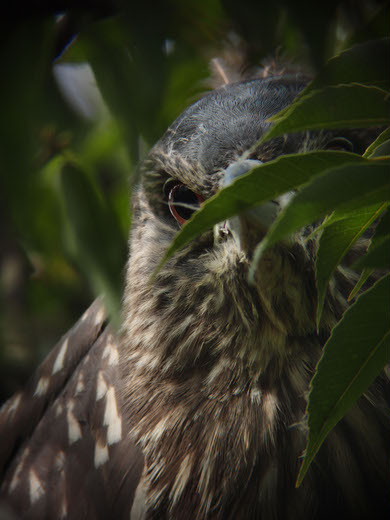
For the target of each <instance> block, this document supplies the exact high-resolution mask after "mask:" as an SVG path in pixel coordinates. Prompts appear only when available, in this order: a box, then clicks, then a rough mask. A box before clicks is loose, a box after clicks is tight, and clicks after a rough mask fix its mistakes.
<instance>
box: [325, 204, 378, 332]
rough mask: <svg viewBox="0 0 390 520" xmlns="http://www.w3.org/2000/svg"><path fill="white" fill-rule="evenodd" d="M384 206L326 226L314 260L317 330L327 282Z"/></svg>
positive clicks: (371, 208) (363, 210) (354, 214)
mask: <svg viewBox="0 0 390 520" xmlns="http://www.w3.org/2000/svg"><path fill="white" fill-rule="evenodd" d="M384 207H385V205H384V204H379V205H375V206H374V207H368V208H362V209H361V210H357V211H356V212H354V213H352V214H351V215H349V216H348V217H346V218H344V219H343V220H339V221H337V222H334V223H333V224H331V225H329V226H327V227H326V228H325V229H324V231H323V233H322V235H321V239H320V243H319V248H318V252H317V260H316V281H317V288H318V304H317V328H319V325H320V320H321V314H322V309H323V305H324V300H325V295H326V291H327V288H328V284H329V280H330V278H331V276H332V274H333V271H334V270H335V269H336V267H337V266H338V264H339V263H340V262H341V260H342V258H343V257H344V255H345V254H346V253H347V252H348V250H349V249H350V247H351V246H352V245H353V244H354V243H355V242H356V240H357V239H358V238H359V237H360V236H361V235H362V233H363V232H364V231H365V230H366V229H367V228H368V227H369V226H370V225H371V224H372V223H373V222H374V221H375V220H376V219H377V218H378V216H379V215H380V214H381V213H382V212H383V209H384Z"/></svg>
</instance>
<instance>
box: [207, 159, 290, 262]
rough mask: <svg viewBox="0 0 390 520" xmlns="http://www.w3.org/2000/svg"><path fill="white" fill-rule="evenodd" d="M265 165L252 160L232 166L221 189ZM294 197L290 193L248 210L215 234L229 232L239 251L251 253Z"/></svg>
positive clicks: (232, 219)
mask: <svg viewBox="0 0 390 520" xmlns="http://www.w3.org/2000/svg"><path fill="white" fill-rule="evenodd" d="M261 164H263V163H262V162H261V161H256V160H252V159H247V160H239V161H237V162H235V163H233V164H231V165H230V166H229V167H228V168H226V170H225V175H224V176H223V180H222V185H221V187H223V188H225V187H226V186H229V185H230V184H231V183H232V182H234V181H235V180H236V179H237V178H238V177H241V176H242V175H244V174H245V173H248V172H249V171H250V170H251V169H253V168H255V167H257V166H260V165H261ZM293 196H294V192H288V193H285V194H283V195H281V196H280V197H278V198H276V199H274V200H270V201H267V202H265V203H263V204H261V205H260V206H256V207H254V208H251V209H248V210H246V211H244V212H243V213H241V214H240V215H237V216H234V217H232V218H230V219H229V220H227V221H225V222H224V223H222V224H219V225H218V226H217V228H218V229H215V233H221V231H222V232H223V231H225V233H226V232H227V231H229V232H230V233H231V234H232V236H233V237H234V239H235V241H236V242H237V245H238V247H239V249H240V250H241V251H243V252H249V251H250V250H252V249H253V248H254V247H255V246H256V244H257V243H258V242H259V240H261V238H262V237H263V236H264V235H265V234H266V232H267V231H268V229H269V228H270V227H271V225H272V224H273V222H274V221H275V219H276V217H277V216H278V215H279V213H280V211H281V210H282V209H283V208H284V207H285V206H286V205H287V203H288V202H289V201H290V200H291V198H292V197H293Z"/></svg>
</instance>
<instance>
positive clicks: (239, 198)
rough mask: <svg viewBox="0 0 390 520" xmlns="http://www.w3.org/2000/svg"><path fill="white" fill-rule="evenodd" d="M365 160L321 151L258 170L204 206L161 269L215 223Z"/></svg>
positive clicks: (283, 158)
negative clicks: (342, 164)
mask: <svg viewBox="0 0 390 520" xmlns="http://www.w3.org/2000/svg"><path fill="white" fill-rule="evenodd" d="M365 161H366V159H362V158H361V157H360V156H358V155H355V154H351V153H346V152H335V151H332V152H325V151H317V152H309V153H306V154H296V155H285V156H281V157H278V158H277V159H275V160H274V161H270V162H268V163H266V164H263V165H261V166H259V167H258V168H254V169H253V170H251V171H250V172H248V173H247V174H245V175H243V176H242V177H240V178H238V179H236V180H235V181H234V182H233V183H232V184H231V185H230V186H227V187H226V188H224V189H222V190H220V191H219V192H218V193H217V194H216V195H215V196H213V197H211V198H210V199H209V200H207V201H206V202H205V203H204V204H202V207H201V209H200V210H199V211H197V212H196V213H195V214H194V216H193V217H192V218H191V219H190V220H189V221H188V222H187V223H186V224H185V225H184V226H183V227H182V229H181V230H180V231H179V233H178V234H177V235H176V236H175V238H174V240H173V242H172V244H171V245H170V247H169V248H168V250H167V252H166V254H165V256H164V258H163V260H162V261H161V263H160V265H159V267H158V269H159V268H160V267H161V266H162V265H163V264H164V263H165V262H166V261H167V260H168V258H170V257H171V256H172V255H173V254H174V253H175V251H177V250H178V249H180V248H182V247H184V246H185V245H186V244H188V242H189V241H190V240H192V239H193V238H195V237H196V236H198V235H199V234H200V233H202V232H204V231H206V230H207V229H210V228H211V227H212V226H213V225H214V224H217V223H218V222H221V221H223V220H225V219H227V218H229V217H231V216H233V215H235V214H237V213H240V212H241V211H244V210H246V209H249V208H252V207H254V206H256V205H259V204H261V203H263V202H265V201H268V200H271V199H273V198H275V197H277V196H278V195H281V194H282V193H285V192H286V191H290V190H292V189H294V188H296V187H298V186H301V185H302V184H304V183H306V182H308V181H309V180H310V179H311V178H312V177H314V176H316V175H318V174H320V173H323V172H324V171H326V170H328V169H329V168H333V167H335V166H337V165H339V164H340V162H343V163H345V164H350V163H356V164H360V163H361V162H365Z"/></svg>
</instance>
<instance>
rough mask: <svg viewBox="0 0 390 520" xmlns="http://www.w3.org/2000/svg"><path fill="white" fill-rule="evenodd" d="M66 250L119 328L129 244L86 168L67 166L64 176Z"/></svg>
mask: <svg viewBox="0 0 390 520" xmlns="http://www.w3.org/2000/svg"><path fill="white" fill-rule="evenodd" d="M60 190H61V192H60V193H61V202H62V204H63V208H64V224H65V232H66V248H67V251H68V254H69V255H70V256H71V257H72V258H73V259H74V261H75V262H76V263H77V264H78V265H79V267H80V269H81V270H82V271H83V272H84V275H85V276H86V278H87V279H88V281H89V283H90V284H91V286H92V287H93V289H94V292H95V294H96V295H100V294H102V293H103V294H104V297H105V302H106V304H107V307H108V310H109V311H110V314H111V318H112V319H113V320H114V323H115V324H116V325H118V320H119V316H120V302H121V295H122V289H121V288H122V276H121V275H122V271H123V266H124V263H125V257H126V241H125V239H124V237H123V236H122V234H121V230H120V227H119V225H118V223H117V221H116V219H115V218H114V215H113V214H112V212H111V211H110V210H109V208H108V207H107V206H106V205H105V204H104V202H103V200H102V198H101V197H99V194H98V192H97V191H96V188H94V186H93V184H92V183H91V181H90V180H89V178H88V176H87V175H86V174H85V172H84V171H83V169H82V168H80V167H79V166H77V165H75V164H70V163H67V164H65V165H64V167H63V168H62V171H61V174H60Z"/></svg>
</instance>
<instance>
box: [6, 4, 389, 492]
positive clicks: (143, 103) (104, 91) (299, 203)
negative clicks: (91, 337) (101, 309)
mask: <svg viewBox="0 0 390 520" xmlns="http://www.w3.org/2000/svg"><path fill="white" fill-rule="evenodd" d="M103 4H104V2H103ZM258 4H259V2H254V1H246V2H244V4H242V3H241V4H240V5H239V6H238V5H236V3H235V2H230V1H225V2H222V1H219V0H213V1H207V2H206V0H204V1H198V2H195V1H190V2H187V3H186V4H185V5H184V4H183V3H182V2H179V1H176V0H171V1H170V2H166V3H164V4H162V3H161V4H156V5H155V6H154V7H153V9H154V13H153V16H151V13H149V12H148V10H149V9H150V6H146V5H145V6H143V5H140V6H136V5H135V4H133V3H132V4H131V7H130V3H129V5H128V4H127V3H126V2H125V3H124V4H123V5H120V6H119V7H117V8H116V10H114V11H112V10H109V15H110V16H107V12H106V11H104V10H103V12H102V11H99V10H98V9H97V10H93V9H92V8H91V7H90V6H87V7H83V6H81V10H80V9H78V10H75V11H72V10H69V11H66V12H64V16H63V17H60V18H59V17H55V16H53V14H52V13H54V12H55V9H54V8H53V10H52V11H51V12H50V13H42V12H41V13H39V16H32V17H30V18H28V17H27V18H26V19H23V20H21V19H13V21H12V24H10V26H9V27H8V28H7V30H5V37H4V38H3V43H2V47H1V49H0V54H1V60H2V64H3V70H4V71H5V74H4V77H6V78H7V81H6V82H3V85H2V89H3V95H2V99H3V118H2V139H1V145H0V146H1V162H0V170H1V177H0V188H1V189H0V199H1V208H0V209H1V217H2V218H1V221H2V224H1V230H2V232H1V234H0V240H1V248H0V250H1V253H0V262H1V264H0V269H1V281H2V285H1V291H2V292H1V294H2V299H1V309H2V315H1V336H0V349H1V350H0V356H1V358H0V359H1V361H2V363H1V375H2V376H3V384H2V388H1V393H2V396H6V395H7V394H8V393H9V392H11V391H13V390H14V388H15V387H16V386H17V384H19V382H20V381H21V380H23V377H24V374H27V373H28V372H29V371H30V367H31V365H32V364H35V363H36V359H37V358H40V357H42V355H43V354H44V352H45V351H47V349H48V348H49V347H50V346H51V343H52V342H54V341H55V340H56V339H57V338H58V335H59V334H60V332H63V331H65V330H66V328H67V327H68V326H69V325H70V324H71V323H72V321H73V320H74V319H76V318H77V317H78V315H79V313H80V312H81V310H82V308H83V307H85V306H86V305H88V302H89V301H90V300H91V299H92V297H93V295H94V294H95V295H97V294H100V293H101V292H102V291H103V292H104V293H105V295H106V301H107V304H108V306H109V308H110V309H111V311H112V315H113V316H117V315H118V312H117V309H118V308H119V305H120V301H119V296H118V295H119V289H118V288H119V287H120V286H121V283H122V269H123V266H124V262H125V257H126V239H127V234H128V229H129V224H130V222H129V220H130V219H129V216H128V212H129V207H128V199H129V196H130V186H129V182H128V179H129V177H131V179H132V182H134V181H135V180H136V164H137V163H138V161H139V160H140V159H141V158H142V157H143V156H144V154H145V152H146V151H147V150H148V148H149V147H150V146H151V145H152V144H153V142H154V141H155V140H156V139H157V138H158V137H159V136H160V135H161V134H162V132H163V131H164V129H165V128H166V127H167V126H168V124H169V123H170V122H171V121H172V120H173V119H174V118H175V117H176V116H177V115H178V114H179V113H180V112H181V111H182V110H183V109H184V108H185V106H186V105H188V103H189V102H191V101H192V100H194V99H196V97H197V96H199V94H200V93H201V92H202V90H205V89H206V88H207V87H206V83H205V82H204V80H205V78H207V77H208V75H209V68H208V64H209V62H210V59H211V58H213V57H214V56H222V57H224V56H227V55H230V56H231V57H232V59H233V58H234V59H235V60H237V59H238V60H239V61H240V62H244V63H245V64H247V65H248V66H250V65H257V64H259V63H262V62H263V63H265V64H266V63H267V62H269V56H270V55H272V54H273V53H274V52H275V49H276V48H280V49H281V50H282V52H283V53H284V57H285V58H286V57H287V58H291V57H292V56H295V57H296V60H297V62H298V63H300V64H301V65H303V67H304V68H306V69H309V70H310V69H311V70H312V71H313V72H314V79H313V81H312V82H311V84H310V85H309V86H308V87H307V89H306V90H305V91H304V92H303V93H302V94H301V95H300V96H299V98H298V99H297V100H296V102H295V103H294V104H293V106H291V107H290V108H289V109H287V110H285V111H283V112H282V113H280V114H278V115H277V116H275V117H274V118H273V120H274V125H273V126H272V128H271V130H270V132H269V133H268V135H266V136H265V137H264V139H269V138H271V137H273V136H276V135H281V134H283V133H285V132H295V131H303V130H307V129H310V128H340V127H341V128H345V127H348V126H351V127H356V126H357V125H358V126H361V127H366V126H367V127H370V126H374V125H387V121H388V113H389V111H388V107H389V83H390V81H389V74H388V63H389V44H388V41H387V40H383V39H380V38H382V37H383V36H385V35H386V30H387V28H386V23H385V22H384V20H386V19H387V16H386V14H387V13H388V5H387V6H386V5H385V6H383V5H382V4H381V3H377V2H375V1H374V0H372V1H367V2H361V3H359V6H357V5H354V7H353V9H352V8H351V7H349V6H348V4H343V3H342V2H339V1H330V2H327V4H326V6H322V7H321V9H313V8H312V6H311V4H309V2H307V1H305V0H300V1H298V2H295V3H294V5H293V6H292V4H291V3H289V2H283V1H282V0H279V1H277V2H276V3H275V2H273V3H272V4H273V5H272V6H266V5H261V6H260V5H258ZM319 16H320V17H321V18H320V19H318V17H319ZM64 27H65V29H64ZM69 27H70V28H69ZM314 28H315V30H314ZM74 33H77V38H76V39H75V40H74V41H73V42H72V43H71V45H69V46H67V47H66V48H64V42H65V43H70V40H71V39H72V37H73V34H74ZM368 40H370V41H368ZM372 40H375V41H372ZM353 44H357V45H355V46H353ZM329 58H330V60H329ZM328 60H329V61H328ZM80 63H88V64H89V65H90V66H91V67H92V70H93V75H94V78H95V79H96V82H97V85H98V87H99V89H97V88H95V87H93V86H92V87H91V86H90V85H89V82H90V81H91V78H90V76H88V74H90V73H89V72H87V73H86V72H85V71H84V72H82V71H81V72H80V70H81V69H80V70H79V69H78V66H79V64H80ZM53 64H54V65H53ZM53 67H54V68H55V70H56V73H55V75H53ZM66 67H69V68H68V69H66ZM64 71H65V76H62V77H65V78H66V77H68V78H69V77H71V78H74V81H76V79H75V78H78V77H84V81H83V83H82V84H80V85H79V86H80V89H81V87H83V88H84V87H86V85H87V87H86V88H87V95H86V96H85V95H84V96H83V95H82V94H81V93H80V92H79V94H78V95H77V96H76V97H75V96H73V97H72V95H71V90H70V89H69V88H68V89H66V88H65V87H64V81H62V82H61V81H59V80H58V78H59V77H60V76H61V74H64ZM66 71H67V72H66ZM72 71H73V72H75V73H76V75H75V76H69V74H72ZM77 71H79V72H78V73H77ZM66 74H68V76H67V75H66ZM85 74H86V75H85ZM56 78H57V79H56ZM100 94H101V96H102V98H103V99H104V101H103V99H102V98H101V97H100ZM388 154H389V131H388V130H387V131H385V132H384V133H383V134H382V135H381V137H380V138H378V139H377V140H376V141H375V142H374V143H373V144H372V145H371V146H370V147H369V148H368V149H367V151H366V153H365V155H364V157H361V156H359V155H357V154H352V153H346V152H336V151H333V152H332V151H327V152H326V151H324V152H308V153H306V154H300V155H291V156H284V157H280V158H278V159H276V160H275V161H271V162H269V163H267V164H264V165H262V166H260V167H257V168H255V169H253V170H252V171H251V172H249V173H248V174H246V175H245V176H244V177H242V178H239V179H237V180H236V181H235V183H234V186H229V187H227V188H225V189H223V190H221V192H220V193H219V194H218V195H217V196H215V197H213V198H212V199H210V200H209V201H207V202H206V203H205V204H204V205H203V206H202V209H201V210H200V211H199V212H197V214H195V216H194V217H193V219H191V220H190V221H189V222H188V224H186V225H185V226H183V228H182V231H181V232H180V233H179V234H178V235H177V237H176V239H175V241H174V243H173V244H172V246H171V248H170V250H169V251H168V252H167V256H168V255H169V254H172V253H173V252H174V251H175V250H176V249H177V248H179V247H180V246H182V245H183V244H184V243H186V242H187V241H188V240H190V239H191V238H193V237H194V236H196V234H198V233H200V232H202V231H203V230H205V229H207V228H209V227H210V226H212V225H213V224H215V223H217V222H219V221H220V220H223V219H225V218H227V217H229V216H231V215H233V214H235V213H237V212H240V211H242V210H244V209H246V208H248V207H253V206H255V205H257V204H259V203H261V202H262V201H265V200H267V199H269V198H272V197H275V196H277V195H278V194H281V193H284V192H285V191H288V190H291V189H295V188H299V195H298V196H296V197H295V198H294V199H292V202H291V203H290V205H289V206H287V207H286V209H285V210H284V212H283V213H282V214H281V215H280V217H279V218H278V219H277V221H276V222H275V223H274V225H273V226H272V227H271V229H270V230H269V232H268V234H267V236H266V237H265V239H264V240H263V241H262V242H261V243H260V244H259V246H258V248H257V251H256V258H257V259H258V258H259V257H260V256H261V254H262V253H263V252H264V251H265V250H266V248H268V247H270V246H271V245H272V244H274V243H276V242H277V241H278V240H281V239H283V238H284V237H285V236H286V235H287V234H288V233H292V232H294V231H296V230H297V229H299V228H300V227H302V226H303V225H306V224H307V223H310V222H313V221H316V220H318V219H319V218H324V217H326V218H325V220H324V222H323V225H322V226H321V229H320V233H321V236H320V249H319V256H318V261H317V283H318V290H319V300H318V311H317V321H318V324H319V323H320V320H321V312H322V305H323V301H324V295H325V292H326V288H327V285H328V282H329V280H330V278H331V276H332V273H333V272H334V270H335V269H336V268H337V265H338V264H339V262H340V261H341V260H342V258H343V257H344V256H345V254H346V253H347V251H348V250H349V249H350V247H351V246H352V245H353V244H354V243H355V241H356V240H357V239H358V238H359V236H361V234H362V233H363V232H364V231H365V230H366V229H367V227H369V226H370V225H371V224H372V222H374V221H378V220H380V219H381V218H382V220H381V221H380V223H379V225H378V226H377V228H376V233H375V234H374V236H373V238H372V241H371V245H370V246H369V249H368V252H367V254H366V255H365V257H364V258H363V259H362V260H361V261H360V263H359V264H356V268H357V269H360V270H361V271H362V275H361V279H360V281H359V282H358V284H357V288H356V290H355V291H354V292H353V294H351V299H352V298H353V297H356V295H357V294H359V295H358V296H357V297H356V299H355V300H354V302H353V303H352V305H351V307H350V309H349V310H348V311H347V312H346V313H345V315H344V317H343V318H342V320H341V321H340V322H339V324H338V325H337V326H336V327H335V329H334V331H333V333H332V335H331V337H330V339H329V341H328V343H327V345H326V346H325V349H324V356H323V358H322V360H321V362H320V363H319V366H318V371H317V373H316V375H315V377H314V379H313V381H312V386H311V392H310V400H309V405H308V413H309V416H308V417H309V419H308V425H309V443H308V447H307V451H306V458H305V459H304V462H303V466H302V470H301V473H300V476H299V479H298V482H301V480H302V478H303V476H304V473H305V471H306V470H307V468H308V465H309V464H310V462H311V460H312V459H313V457H314V456H315V453H316V452H317V451H318V449H319V447H320V445H321V442H322V441H323V440H324V438H325V436H326V434H327V433H328V432H329V430H330V429H331V428H332V427H333V426H334V424H336V422H337V421H338V420H339V419H340V418H341V417H342V416H343V415H344V414H345V413H346V412H347V410H348V409H349V408H350V406H352V405H353V403H354V402H355V401H356V399H357V398H358V396H359V395H360V394H361V393H362V392H363V391H364V390H365V389H366V388H367V387H368V385H369V384H370V383H371V382H372V380H373V379H374V378H375V377H376V375H377V374H378V373H379V372H380V370H381V369H382V368H383V365H384V363H385V362H386V361H387V360H388V358H389V338H388V326H387V322H388V315H389V308H388V306H389V302H388V281H389V279H388V277H386V276H384V277H382V278H381V279H380V280H379V281H378V282H377V283H376V284H375V285H374V286H373V287H372V288H371V289H369V290H366V291H363V292H360V293H358V289H360V288H361V287H363V288H364V287H365V286H364V283H363V282H364V281H365V280H366V279H367V277H368V275H369V274H370V273H371V272H372V270H373V269H375V268H380V269H383V268H384V267H386V266H388V261H389V259H388V251H389V247H388V246H389V235H390V232H389V227H388V225H387V226H386V223H387V224H388V220H389V212H388V211H387V212H386V209H387V207H388V204H389V202H388V200H389V181H388V178H389V176H388V167H389V157H388ZM130 184H131V183H130ZM31 273H32V275H31ZM386 291H387V292H386ZM386 319H387V321H386ZM36 345H38V347H36ZM20 367H22V369H21V368H20ZM330 390H331V391H330Z"/></svg>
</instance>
